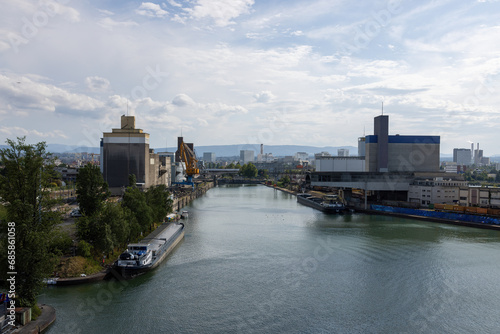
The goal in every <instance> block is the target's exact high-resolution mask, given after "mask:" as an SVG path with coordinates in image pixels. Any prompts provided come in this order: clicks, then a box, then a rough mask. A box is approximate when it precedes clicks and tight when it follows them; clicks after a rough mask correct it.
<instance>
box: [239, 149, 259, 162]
mask: <svg viewBox="0 0 500 334" xmlns="http://www.w3.org/2000/svg"><path fill="white" fill-rule="evenodd" d="M254 156H255V152H254V151H252V150H241V151H240V162H241V163H242V164H246V163H249V162H253V161H254Z"/></svg>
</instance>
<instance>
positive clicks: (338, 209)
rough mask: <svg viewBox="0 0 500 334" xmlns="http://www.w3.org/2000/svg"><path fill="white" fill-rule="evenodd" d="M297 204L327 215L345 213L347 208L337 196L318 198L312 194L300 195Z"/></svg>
mask: <svg viewBox="0 0 500 334" xmlns="http://www.w3.org/2000/svg"><path fill="white" fill-rule="evenodd" d="M297 202H299V203H300V204H303V205H306V206H309V207H311V208H314V209H317V210H320V211H323V212H325V213H343V212H344V211H346V207H345V205H344V203H342V200H341V199H340V197H339V196H337V195H325V196H323V197H316V196H313V195H311V194H298V195H297Z"/></svg>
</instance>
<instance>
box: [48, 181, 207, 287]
mask: <svg viewBox="0 0 500 334" xmlns="http://www.w3.org/2000/svg"><path fill="white" fill-rule="evenodd" d="M213 187H214V183H213V182H205V183H203V184H201V185H198V186H197V187H196V188H195V189H194V190H192V188H189V189H188V188H186V189H185V190H184V191H181V192H179V193H178V195H179V197H176V198H174V201H173V204H172V207H173V209H174V210H176V211H178V212H180V210H181V209H182V208H183V207H184V206H186V205H188V204H189V203H191V202H192V201H193V200H195V199H196V198H199V197H201V196H203V195H204V194H205V193H206V192H207V191H208V190H209V189H211V188H213ZM177 219H180V214H178V215H177ZM159 226H161V224H160V225H159ZM155 233H158V232H156V230H155V231H152V232H151V234H150V235H153V234H155ZM112 274H113V273H112V269H111V267H110V266H107V267H105V268H103V270H101V271H100V272H98V273H95V274H92V275H87V276H80V277H68V278H55V277H53V278H50V279H48V281H47V283H48V284H49V285H55V286H70V285H80V284H87V283H94V282H98V281H102V280H104V279H108V278H109V277H111V276H112Z"/></svg>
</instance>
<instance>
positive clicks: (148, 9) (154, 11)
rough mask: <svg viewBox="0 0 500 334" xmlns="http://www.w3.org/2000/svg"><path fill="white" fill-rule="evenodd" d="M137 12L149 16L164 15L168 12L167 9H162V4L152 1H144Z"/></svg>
mask: <svg viewBox="0 0 500 334" xmlns="http://www.w3.org/2000/svg"><path fill="white" fill-rule="evenodd" d="M135 12H136V13H137V14H139V15H143V16H147V17H164V16H166V15H167V14H168V12H167V11H166V10H163V9H161V7H160V5H158V4H155V3H152V2H143V3H142V4H141V5H140V6H139V8H138V9H136V10H135Z"/></svg>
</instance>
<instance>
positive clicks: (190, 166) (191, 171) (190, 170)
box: [179, 140, 200, 187]
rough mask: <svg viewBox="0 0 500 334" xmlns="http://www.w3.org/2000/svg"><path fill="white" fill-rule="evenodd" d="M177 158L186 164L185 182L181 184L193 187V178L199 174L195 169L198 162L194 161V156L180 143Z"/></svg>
mask: <svg viewBox="0 0 500 334" xmlns="http://www.w3.org/2000/svg"><path fill="white" fill-rule="evenodd" d="M179 157H180V159H181V162H184V163H185V164H186V170H185V172H186V179H187V180H186V182H181V183H182V184H190V185H192V186H193V187H194V182H193V176H195V175H198V174H200V170H199V169H198V168H197V163H198V160H197V159H196V154H195V153H194V152H193V150H191V149H190V148H189V146H188V145H187V144H186V143H185V142H184V140H183V141H182V143H181V144H180V145H179Z"/></svg>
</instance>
